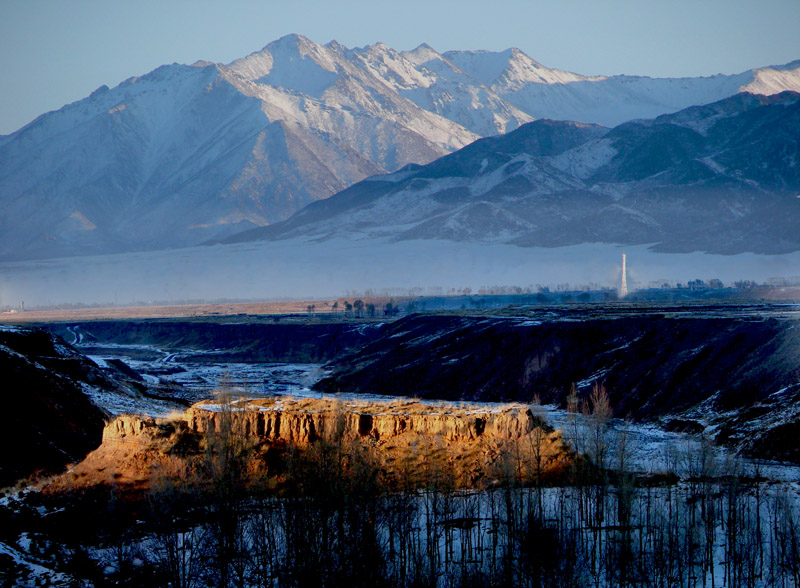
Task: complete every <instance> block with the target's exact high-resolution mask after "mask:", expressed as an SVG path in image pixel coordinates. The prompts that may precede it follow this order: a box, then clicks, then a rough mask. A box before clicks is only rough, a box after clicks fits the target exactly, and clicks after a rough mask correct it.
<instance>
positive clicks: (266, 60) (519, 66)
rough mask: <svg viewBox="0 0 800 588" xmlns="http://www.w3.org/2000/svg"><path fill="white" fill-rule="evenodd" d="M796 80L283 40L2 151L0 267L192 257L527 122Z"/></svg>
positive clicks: (83, 107)
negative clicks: (650, 74)
mask: <svg viewBox="0 0 800 588" xmlns="http://www.w3.org/2000/svg"><path fill="white" fill-rule="evenodd" d="M798 72H800V63H793V64H789V65H787V66H783V67H780V68H765V69H760V70H753V71H750V72H746V73H743V74H740V75H738V76H714V77H712V78H686V79H680V80H656V79H650V78H631V77H626V76H616V77H611V78H604V77H585V76H580V75H578V74H572V73H569V72H563V71H560V70H552V69H548V68H546V67H544V66H542V65H541V64H538V63H536V62H535V61H533V60H531V59H530V58H529V57H527V56H526V55H524V54H523V53H522V52H520V51H519V50H516V49H514V50H509V51H505V52H501V53H490V52H477V53H475V52H449V53H444V54H440V53H437V52H436V51H434V50H433V49H432V48H430V47H428V46H426V45H422V46H420V47H418V48H417V49H415V50H413V51H406V52H398V51H395V50H393V49H391V48H389V47H387V46H385V45H383V44H380V43H378V44H376V45H372V46H369V47H364V48H356V49H348V48H346V47H343V46H341V45H339V44H338V43H336V42H331V43H328V44H327V45H319V44H316V43H313V42H312V41H310V40H308V39H306V38H303V37H300V36H297V35H289V36H287V37H284V38H282V39H279V40H277V41H275V42H273V43H270V44H269V45H267V46H266V47H265V48H264V49H262V50H261V51H258V52H256V53H253V54H251V55H249V56H247V57H244V58H242V59H239V60H236V61H234V62H232V63H230V64H227V65H223V64H212V63H205V62H198V63H196V64H194V65H192V66H186V65H178V64H173V65H166V66H163V67H160V68H158V69H156V70H154V71H153V72H151V73H149V74H147V75H143V76H140V77H135V78H130V79H129V80H126V81H125V82H123V83H122V84H120V85H119V86H117V87H115V88H113V89H109V88H107V87H102V88H100V89H98V90H97V91H96V92H94V93H93V94H92V95H91V96H89V97H87V98H86V99H84V100H81V101H78V102H75V103H73V104H69V105H67V106H65V107H63V108H62V109H60V110H58V111H55V112H51V113H47V114H44V115H42V116H40V117H39V118H37V119H36V120H34V121H33V122H32V123H30V124H29V125H27V126H25V127H24V128H22V129H20V130H19V131H17V132H15V133H13V134H11V135H7V136H4V137H0V206H2V208H3V211H4V214H3V215H2V218H0V259H6V260H9V259H22V258H46V257H59V256H66V255H82V254H92V253H101V252H102V253H109V252H110V253H113V252H122V251H137V250H146V249H150V250H152V249H161V248H172V247H181V246H189V245H195V244H198V243H201V242H204V241H206V240H209V239H220V238H224V237H226V236H229V235H233V234H235V233H238V232H241V231H243V230H246V229H248V228H253V227H258V226H264V225H268V224H271V223H274V222H276V221H280V220H283V219H285V218H287V217H289V216H290V215H291V214H292V213H294V212H296V211H298V210H300V209H301V208H302V207H303V206H305V205H307V204H309V203H311V202H313V201H316V200H319V199H322V198H326V197H328V196H330V195H331V194H334V193H336V192H339V191H341V190H343V189H345V188H347V187H348V186H350V185H352V184H353V183H355V182H358V181H360V180H362V179H364V178H366V177H368V176H373V175H376V174H381V173H385V172H395V171H397V170H398V169H400V168H402V167H403V166H405V165H407V164H409V163H416V164H425V163H429V162H431V161H433V160H434V159H436V158H438V157H440V156H442V155H445V154H447V153H450V152H453V151H455V150H457V149H459V148H461V147H464V146H465V145H467V144H469V143H471V142H472V141H473V140H475V139H477V138H478V137H480V136H489V135H495V134H498V133H505V132H508V131H512V130H514V129H516V128H518V127H519V126H520V125H522V124H525V123H527V122H530V121H532V120H533V119H535V118H553V119H564V118H567V119H574V120H578V121H583V122H591V123H598V122H599V123H603V124H616V123H618V122H621V121H623V120H629V119H631V118H638V117H642V116H654V115H657V114H661V113H664V112H670V111H674V110H677V109H679V108H681V107H684V106H687V105H689V104H701V103H706V102H712V101H714V100H717V99H720V98H723V97H726V96H730V95H731V94H734V93H736V92H739V91H753V92H759V93H775V92H778V91H780V90H784V89H800V73H798ZM493 214H494V213H493ZM501 216H502V215H501ZM497 222H502V219H501V218H498V219H497Z"/></svg>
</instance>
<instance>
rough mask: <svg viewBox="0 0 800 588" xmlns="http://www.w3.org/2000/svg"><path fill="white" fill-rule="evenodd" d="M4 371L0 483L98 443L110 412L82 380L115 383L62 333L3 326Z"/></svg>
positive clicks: (52, 466) (54, 466)
mask: <svg viewBox="0 0 800 588" xmlns="http://www.w3.org/2000/svg"><path fill="white" fill-rule="evenodd" d="M0 373H2V375H3V385H2V393H0V398H1V399H2V409H3V424H2V426H0V446H1V447H2V448H3V449H2V453H0V455H2V458H0V485H5V484H10V483H13V482H14V481H15V480H17V479H19V478H21V477H24V476H28V475H30V474H32V473H34V472H35V471H37V470H44V471H56V470H58V469H60V468H62V467H63V466H64V465H65V464H67V463H70V462H73V461H79V460H80V459H83V457H84V456H85V455H86V454H87V453H89V451H91V450H93V449H95V448H96V447H97V446H99V445H100V442H101V440H102V434H103V426H104V425H105V422H104V420H105V416H106V415H105V413H104V412H103V411H102V410H101V409H100V408H98V407H97V406H95V405H94V404H93V403H92V401H91V400H90V399H89V397H88V396H87V395H86V394H85V393H84V391H83V386H93V387H95V388H96V389H104V388H108V387H113V386H114V384H113V382H111V380H109V379H108V377H107V376H106V375H105V374H103V373H102V372H101V371H100V369H99V368H98V367H97V366H96V365H94V364H93V363H92V362H91V361H89V360H88V359H87V358H86V357H84V356H82V355H81V354H80V353H77V352H76V351H75V350H74V349H72V348H71V347H69V346H68V345H65V344H64V342H63V341H62V340H61V339H60V338H57V337H54V336H53V335H51V334H50V333H47V332H45V331H41V330H28V329H14V330H10V331H9V330H3V329H0Z"/></svg>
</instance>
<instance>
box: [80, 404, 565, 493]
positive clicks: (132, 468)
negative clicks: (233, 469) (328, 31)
mask: <svg viewBox="0 0 800 588" xmlns="http://www.w3.org/2000/svg"><path fill="white" fill-rule="evenodd" d="M210 439H215V442H219V440H220V439H223V440H230V439H235V440H236V443H237V445H238V446H240V447H246V448H247V451H248V456H247V458H246V459H247V461H248V462H249V469H250V470H251V471H259V470H260V471H262V472H266V474H267V475H271V474H270V472H269V471H268V470H269V467H267V466H265V465H264V463H263V458H264V456H265V455H266V454H267V453H269V452H270V451H273V452H274V451H279V452H284V451H285V450H286V449H287V448H289V447H294V448H296V449H299V450H300V451H305V450H308V449H310V448H312V447H316V446H317V444H318V443H339V444H342V446H344V447H347V448H353V447H357V446H360V447H367V448H369V450H370V451H372V452H373V454H374V455H375V456H376V458H377V459H378V461H379V462H380V463H381V464H382V465H381V467H382V468H383V470H384V473H385V474H386V475H391V473H392V472H391V471H392V470H395V469H398V468H399V469H402V470H403V471H404V476H409V475H411V476H413V472H414V470H416V469H418V468H421V467H424V468H427V469H430V468H431V467H433V468H435V469H437V470H444V469H447V468H450V470H449V471H451V472H452V474H453V476H454V479H455V480H456V483H457V484H459V485H463V486H469V485H475V484H479V483H484V482H487V481H490V480H491V479H492V478H493V477H496V476H497V475H498V472H499V470H500V469H502V465H503V463H504V462H505V461H508V459H510V458H511V457H512V456H513V458H514V459H515V460H517V461H519V462H525V461H526V460H527V458H528V457H529V455H528V454H529V453H530V452H531V451H532V450H533V446H534V444H536V443H538V444H539V447H540V448H543V454H544V455H545V456H546V459H545V463H546V469H547V470H548V471H552V470H558V469H560V468H563V466H564V465H565V464H566V463H567V462H568V461H569V459H570V452H569V450H568V448H567V447H566V446H565V445H564V443H563V441H562V439H561V434H560V432H558V431H553V430H552V429H550V428H548V427H547V426H546V425H545V423H544V422H543V421H542V420H541V419H539V418H538V417H537V416H535V415H534V414H533V413H532V412H531V410H530V409H529V408H528V407H526V406H523V405H508V406H504V407H497V408H495V407H491V406H489V407H487V406H486V405H484V406H480V405H463V404H461V405H457V404H452V405H451V404H438V405H435V404H427V403H426V404H423V403H420V402H415V401H397V400H393V401H377V402H375V401H371V402H366V401H358V402H340V401H337V400H326V399H315V400H309V399H297V400H296V399H258V400H250V401H236V402H223V403H211V402H206V403H199V404H195V405H194V406H192V407H191V408H190V409H188V410H187V411H186V412H185V413H183V414H182V415H180V416H177V417H174V418H164V419H154V418H143V417H137V416H131V415H123V416H118V417H117V418H115V419H113V420H112V421H110V422H108V423H107V425H106V427H105V429H104V431H103V443H102V445H101V447H100V448H99V449H98V450H97V451H95V452H93V453H92V454H90V455H89V457H88V458H87V459H86V460H85V461H84V462H83V463H81V464H79V465H78V466H76V467H75V468H74V469H73V471H72V472H71V474H70V476H71V478H72V480H71V482H72V483H75V484H78V485H84V484H85V485H90V484H94V483H102V482H110V481H112V480H113V481H115V482H116V483H123V484H124V483H131V484H147V483H148V482H149V480H150V479H152V477H153V476H154V475H155V474H156V472H161V473H163V472H164V471H167V470H169V471H171V472H176V471H179V470H180V471H181V472H187V471H192V470H193V469H195V466H197V465H198V464H199V463H200V462H201V461H202V460H203V459H208V457H209V453H210V452H211V451H213V449H209V448H210V447H212V443H211V442H210ZM176 464H178V465H176ZM409 472H412V474H409Z"/></svg>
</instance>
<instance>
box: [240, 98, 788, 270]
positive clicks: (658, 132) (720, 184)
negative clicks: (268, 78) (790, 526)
mask: <svg viewBox="0 0 800 588" xmlns="http://www.w3.org/2000/svg"><path fill="white" fill-rule="evenodd" d="M799 131H800V94H796V93H790V92H786V93H782V94H779V95H775V96H771V97H765V96H753V95H751V94H739V95H736V96H734V97H732V98H728V99H725V100H722V101H720V102H717V103H714V104H711V105H707V106H701V107H692V108H690V109H687V110H684V111H681V112H679V113H676V114H672V115H663V116H661V117H658V118H657V119H654V120H649V121H637V122H631V123H626V124H623V125H620V126H618V127H616V128H614V129H612V130H610V131H609V130H607V129H605V128H603V127H598V126H595V125H583V124H580V123H568V122H558V121H547V120H540V121H536V122H533V123H529V124H527V125H524V126H522V127H520V128H519V129H517V130H516V131H513V132H511V133H509V134H507V135H504V136H500V137H492V138H487V139H482V140H479V141H476V142H475V143H473V144H472V145H469V146H468V147H466V148H464V149H462V150H460V151H458V152H456V153H454V154H452V155H448V156H446V157H443V158H441V159H439V160H437V161H435V162H433V163H430V164H428V165H426V166H421V167H419V166H409V167H407V168H404V169H403V170H400V171H399V172H396V173H395V174H391V175H388V176H378V177H375V178H369V179H367V180H365V181H363V182H361V183H359V184H356V185H355V186H352V187H351V188H349V189H347V190H345V191H344V192H341V193H340V194H337V195H335V196H333V197H331V198H329V199H327V200H325V201H321V202H316V203H314V204H312V205H311V206H309V207H307V208H306V209H304V210H303V211H301V212H299V213H298V214H296V215H295V216H294V217H292V218H290V219H289V220H287V221H285V222H283V223H279V224H275V225H272V226H270V227H262V228H258V229H253V230H250V231H246V232H244V233H242V234H240V235H236V236H234V237H231V238H229V239H228V242H241V241H248V240H254V239H267V240H279V239H293V238H304V239H309V238H311V239H323V240H324V239H330V238H333V237H337V238H347V239H367V240H373V239H379V240H390V241H391V240H393V241H398V240H408V239H448V240H453V241H465V242H474V241H477V242H482V243H488V242H502V243H513V244H516V245H522V246H538V247H541V246H545V247H558V246H565V245H576V244H579V243H594V242H604V243H619V244H625V245H633V244H646V243H647V244H654V245H655V247H656V249H658V250H663V251H680V252H688V251H709V252H715V253H724V254H734V253H741V252H746V251H751V252H757V253H770V254H775V253H784V252H790V251H797V250H800V231H798V230H797V227H798V223H800V199H798V198H797V197H796V196H797V194H798V193H800V169H798V166H797V156H798V154H800V138H799V137H800V132H799Z"/></svg>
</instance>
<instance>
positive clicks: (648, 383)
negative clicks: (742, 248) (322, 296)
mask: <svg viewBox="0 0 800 588" xmlns="http://www.w3.org/2000/svg"><path fill="white" fill-rule="evenodd" d="M798 325H800V321H798V320H797V319H793V318H791V317H790V316H788V315H786V313H784V314H783V315H781V314H779V313H775V312H767V313H764V312H761V311H760V310H758V309H749V310H747V309H745V310H743V309H741V308H723V309H693V310H692V312H691V313H687V312H682V311H675V310H674V309H667V310H666V311H663V312H662V311H659V309H655V310H653V309H650V310H647V311H639V312H630V313H616V312H608V313H603V312H597V311H575V312H572V313H548V312H540V313H534V314H532V315H531V316H529V317H524V318H519V317H515V318H503V317H474V316H444V315H433V316H430V315H429V316H423V315H414V316H409V317H407V318H404V319H402V320H400V321H398V322H396V323H394V324H391V325H388V326H387V327H386V328H385V329H384V331H383V332H382V333H381V335H380V336H379V337H378V338H377V339H375V340H374V341H372V342H371V343H369V344H368V345H366V346H365V347H364V348H363V349H361V350H359V351H358V352H356V353H353V354H351V355H348V356H346V357H343V358H341V359H340V360H338V361H337V362H336V363H335V365H334V368H335V369H334V370H333V372H332V374H331V376H330V377H329V378H326V379H325V380H322V381H321V382H320V383H319V384H318V388H319V389H321V390H326V391H334V390H341V391H348V392H369V393H379V394H390V395H407V396H418V397H422V398H441V399H448V400H455V399H464V400H476V401H507V400H517V401H530V400H531V398H532V397H533V396H534V395H539V397H540V398H541V400H542V401H543V402H548V403H556V404H560V405H562V406H563V405H565V402H566V396H567V394H568V392H569V390H570V387H571V386H572V384H573V383H574V384H577V387H578V392H579V396H581V397H584V398H585V397H586V396H587V395H588V393H589V391H590V389H591V386H592V385H593V383H595V382H598V383H602V384H604V385H605V387H606V389H607V390H608V392H609V394H610V397H611V400H612V403H613V406H614V410H615V414H616V415H617V416H619V417H627V416H630V417H632V418H634V419H637V420H656V419H658V420H662V421H664V422H665V423H666V422H669V421H670V420H672V419H676V418H677V417H679V416H680V417H681V418H682V419H683V420H684V421H687V422H689V423H690V424H691V425H692V426H693V427H694V428H696V429H697V430H704V431H705V432H706V433H708V434H713V435H714V436H715V438H716V439H717V440H718V441H720V442H726V443H730V444H733V445H736V446H739V447H742V448H744V449H746V450H748V451H750V452H752V453H755V454H759V455H762V456H765V457H772V458H786V459H795V460H796V459H798V457H799V456H798V451H797V448H796V441H794V440H791V441H790V440H789V439H790V438H792V437H793V436H792V435H788V434H787V433H786V431H787V430H789V429H796V427H797V425H794V426H792V425H791V423H800V330H799V329H798V328H797V326H798Z"/></svg>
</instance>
